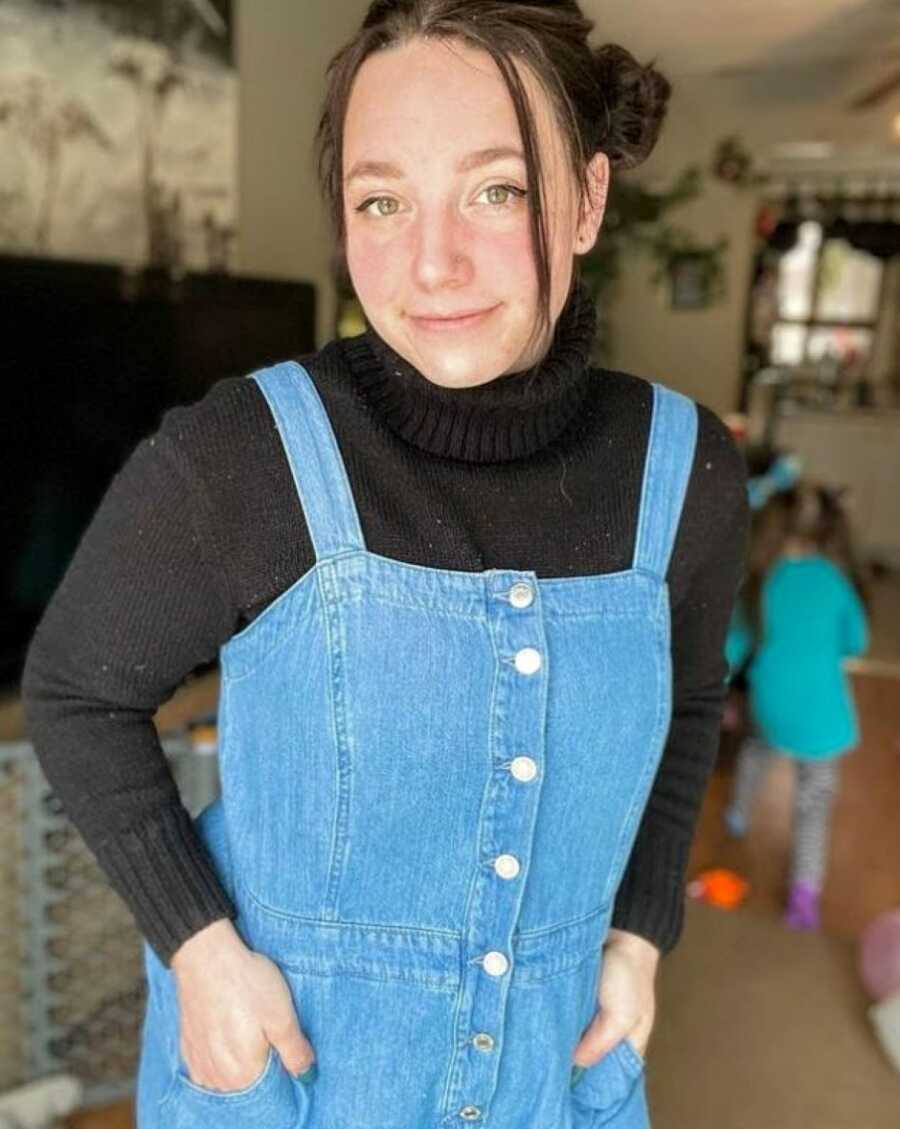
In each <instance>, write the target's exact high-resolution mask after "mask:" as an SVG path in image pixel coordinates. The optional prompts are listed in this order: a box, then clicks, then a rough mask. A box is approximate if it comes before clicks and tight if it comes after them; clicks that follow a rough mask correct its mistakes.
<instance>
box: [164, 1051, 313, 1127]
mask: <svg viewBox="0 0 900 1129" xmlns="http://www.w3.org/2000/svg"><path fill="white" fill-rule="evenodd" d="M310 1102H311V1094H310V1093H309V1092H308V1091H307V1089H306V1087H305V1086H304V1085H303V1083H302V1082H297V1081H295V1080H294V1079H293V1078H291V1076H290V1074H288V1072H287V1070H286V1069H285V1068H284V1065H283V1063H282V1061H281V1057H280V1056H279V1054H278V1052H277V1051H276V1050H275V1048H274V1047H272V1046H270V1047H269V1054H268V1057H267V1059H266V1065H265V1068H264V1069H263V1071H262V1073H261V1074H260V1076H259V1077H258V1078H257V1079H256V1080H255V1081H254V1082H251V1083H250V1085H249V1086H245V1087H244V1088H243V1089H242V1090H231V1091H227V1092H223V1091H219V1090H209V1089H207V1088H206V1087H205V1086H200V1085H198V1084H197V1083H196V1082H193V1081H191V1079H190V1078H189V1077H188V1075H187V1073H186V1071H185V1068H184V1063H181V1062H180V1063H179V1066H178V1070H177V1072H176V1075H175V1081H174V1083H173V1085H172V1086H171V1087H170V1089H169V1092H168V1093H167V1094H166V1096H165V1098H164V1099H163V1101H162V1103H161V1105H160V1115H161V1116H162V1115H164V1114H165V1117H166V1120H165V1123H166V1124H167V1125H171V1126H172V1129H212V1127H215V1129H260V1127H261V1126H265V1127H266V1129H298V1127H299V1126H301V1125H302V1124H303V1122H304V1120H305V1118H306V1114H307V1113H308V1111H309V1106H310Z"/></svg>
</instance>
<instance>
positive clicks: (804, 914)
mask: <svg viewBox="0 0 900 1129" xmlns="http://www.w3.org/2000/svg"><path fill="white" fill-rule="evenodd" d="M782 921H783V922H784V924H785V925H786V926H787V927H788V929H818V928H819V890H818V889H817V887H815V886H814V885H813V884H812V883H811V882H803V881H799V882H794V883H792V884H791V890H790V894H789V895H788V903H787V907H786V909H785V911H784V917H783V918H782Z"/></svg>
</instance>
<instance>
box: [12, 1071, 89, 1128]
mask: <svg viewBox="0 0 900 1129" xmlns="http://www.w3.org/2000/svg"><path fill="white" fill-rule="evenodd" d="M82 1096H83V1087H82V1084H81V1082H80V1081H79V1080H78V1079H77V1078H76V1077H75V1076H74V1075H73V1074H52V1075H48V1076H47V1077H46V1078H38V1079H36V1080H35V1081H33V1082H29V1083H27V1084H26V1085H25V1086H19V1087H18V1089H15V1090H10V1091H8V1092H7V1093H5V1094H0V1129H55V1127H56V1126H57V1125H61V1124H62V1123H61V1121H59V1120H58V1119H59V1118H62V1117H64V1116H65V1115H66V1114H69V1113H72V1112H73V1111H74V1110H76V1109H78V1108H79V1106H80V1105H81V1099H82Z"/></svg>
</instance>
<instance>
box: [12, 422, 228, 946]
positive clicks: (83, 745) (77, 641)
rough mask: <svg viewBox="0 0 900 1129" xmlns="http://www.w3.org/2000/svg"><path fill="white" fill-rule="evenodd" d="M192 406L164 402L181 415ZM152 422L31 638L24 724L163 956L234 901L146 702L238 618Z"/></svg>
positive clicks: (193, 493)
mask: <svg viewBox="0 0 900 1129" xmlns="http://www.w3.org/2000/svg"><path fill="white" fill-rule="evenodd" d="M185 412H190V408H188V409H184V408H180V409H173V411H172V412H171V413H168V414H167V419H168V420H169V425H168V426H169V427H170V428H171V427H173V426H177V423H176V421H177V420H179V419H181V418H183V417H184V414H185ZM166 426H167V422H166V419H164V421H163V426H162V427H161V429H160V431H159V432H158V433H157V434H155V435H152V436H149V437H148V438H145V439H144V440H143V441H142V442H140V443H139V444H138V445H137V447H136V448H135V449H134V451H133V452H132V453H131V455H130V457H129V458H128V460H127V461H126V463H125V464H124V466H123V467H122V468H121V470H120V471H119V472H118V474H117V475H116V476H115V477H114V479H113V480H112V482H111V484H110V486H109V487H108V490H107V492H106V494H105V496H104V497H103V499H102V501H101V503H100V505H99V507H98V509H97V511H96V512H95V514H94V516H93V518H92V520H91V522H90V524H89V526H88V528H87V529H86V531H85V532H84V534H83V535H82V539H81V541H80V543H79V545H78V548H77V550H76V552H75V554H74V556H73V558H72V560H71V562H70V564H69V567H68V569H67V571H66V573H65V575H64V577H63V579H62V581H61V583H60V585H59V587H58V588H57V590H56V592H55V593H54V595H53V597H52V599H51V601H50V603H49V604H48V605H47V607H46V609H45V611H44V614H43V616H42V619H41V621H40V623H39V624H38V627H37V629H36V631H35V633H34V636H33V637H32V640H31V643H30V646H29V650H28V653H27V656H26V661H25V667H24V672H23V679H22V697H23V707H24V711H25V721H26V729H27V732H28V735H29V737H30V739H31V741H32V744H33V746H34V749H35V752H36V755H37V757H38V760H39V762H40V765H41V768H42V770H43V772H44V775H45V776H46V778H47V780H48V782H49V784H50V786H51V788H52V789H53V791H54V792H55V794H56V796H57V798H58V799H59V801H60V802H61V804H62V807H63V809H64V811H65V812H66V814H67V816H68V817H69V819H71V821H72V823H73V824H74V825H75V827H76V828H77V830H78V831H79V833H80V834H81V835H82V837H83V838H84V840H85V842H86V843H87V845H88V847H89V848H90V849H91V851H92V852H93V853H94V855H95V856H96V858H97V860H98V862H99V864H100V866H101V867H102V868H103V870H104V871H105V873H106V874H107V876H108V878H109V880H110V883H111V885H112V886H113V888H114V889H115V890H116V891H117V893H118V894H119V895H120V896H121V897H122V898H123V899H124V901H125V903H126V904H127V906H128V907H129V909H130V910H131V912H132V914H133V916H134V918H135V920H136V923H137V926H138V928H139V929H140V931H141V932H142V933H143V934H144V936H145V937H146V938H147V940H148V941H149V943H150V944H151V946H152V947H153V948H154V950H155V951H156V952H157V954H158V955H159V957H160V958H161V959H162V960H163V961H164V962H165V963H166V964H167V965H168V964H169V963H170V961H171V957H172V955H173V954H174V952H175V951H176V950H177V948H178V947H179V946H180V945H181V943H182V942H183V941H185V940H186V939H187V938H188V937H189V936H191V935H192V934H193V933H195V932H198V931H199V930H200V929H202V928H203V927H205V926H206V925H208V924H209V923H211V922H212V921H214V920H217V919H219V918H222V917H232V918H233V917H235V916H236V910H235V908H234V906H233V904H232V902H231V900H230V898H229V896H228V894H227V892H226V890H225V889H224V888H223V886H222V884H221V883H220V881H219V877H218V875H217V874H216V872H215V869H214V867H213V864H212V860H211V859H210V858H209V856H208V854H207V852H206V851H205V849H204V846H203V844H202V842H201V841H200V839H199V838H198V836H197V834H196V831H195V828H194V825H193V821H192V820H191V818H190V815H189V813H188V812H187V810H186V809H185V808H184V806H183V805H182V803H181V800H180V796H179V793H178V790H177V787H176V784H175V781H174V779H173V777H172V774H171V772H170V769H169V766H168V761H167V759H166V756H165V754H164V752H163V750H162V748H161V745H160V742H159V739H158V736H157V732H156V728H155V726H154V723H153V716H154V713H155V712H156V710H157V708H158V707H159V706H160V705H161V704H162V703H163V702H164V701H166V700H167V699H168V698H169V697H171V695H172V694H173V693H174V691H175V690H176V689H177V687H178V685H179V683H180V682H181V681H182V680H183V679H184V678H185V676H186V675H188V674H189V673H190V672H191V671H192V670H194V669H195V668H196V667H197V666H199V665H201V664H204V663H206V662H208V661H210V660H211V659H213V658H214V657H215V655H216V653H217V648H218V646H219V645H220V643H222V642H223V641H224V640H226V639H227V638H228V637H229V636H230V635H231V634H233V631H234V623H233V619H234V614H233V611H232V607H231V603H230V600H229V598H228V595H227V592H226V585H225V583H224V580H223V577H222V575H221V574H220V572H219V571H218V570H217V568H216V567H215V564H214V561H213V560H211V559H210V558H209V556H208V555H207V551H206V548H205V545H204V543H203V539H202V537H201V536H200V535H199V533H198V529H199V528H200V524H201V519H202V513H203V508H204V499H203V497H202V494H201V493H200V491H199V490H198V489H196V488H195V486H194V484H193V483H192V482H191V481H190V480H189V477H186V476H185V472H184V465H183V463H184V458H183V453H182V452H180V451H178V450H177V449H176V447H175V446H174V445H173V443H172V442H171V441H170V439H169V438H168V437H167V435H166V434H165V432H166Z"/></svg>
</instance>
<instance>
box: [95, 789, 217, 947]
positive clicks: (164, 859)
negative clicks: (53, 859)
mask: <svg viewBox="0 0 900 1129" xmlns="http://www.w3.org/2000/svg"><path fill="white" fill-rule="evenodd" d="M95 853H96V856H97V861H98V862H99V864H100V866H101V867H102V868H103V870H104V871H105V872H106V875H107V877H108V878H109V881H110V883H111V885H112V887H113V889H115V891H116V893H117V894H118V895H119V896H120V897H121V898H122V899H123V901H124V902H125V904H126V905H127V906H128V908H129V909H130V910H131V912H132V914H133V916H134V919H135V922H136V923H137V927H138V929H139V930H140V932H141V933H142V934H143V935H144V937H145V938H146V940H147V942H148V943H149V944H150V946H151V947H152V948H153V949H154V951H155V952H156V954H157V956H158V957H159V959H160V960H161V961H162V962H163V964H164V965H165V966H166V967H169V966H170V964H171V959H172V957H173V956H174V954H175V952H176V951H177V949H178V948H179V947H180V946H181V945H182V944H183V943H184V942H185V941H186V940H187V939H188V938H189V937H191V936H193V935H194V934H195V933H198V932H199V931H200V930H201V929H203V928H205V927H206V926H207V925H210V924H212V922H213V921H218V920H219V919H220V918H223V917H228V918H232V919H234V918H236V917H237V909H236V907H235V905H234V903H233V902H232V900H231V897H230V895H229V892H228V890H226V888H225V886H224V885H223V883H222V880H221V879H220V877H219V875H218V874H217V872H216V869H215V867H214V865H213V861H212V859H211V858H210V856H209V853H208V852H207V850H206V848H205V846H204V845H203V843H202V841H201V839H200V837H199V836H198V834H197V831H196V828H195V827H194V823H193V820H192V819H191V817H190V815H189V814H188V812H187V810H186V809H185V808H184V807H183V806H182V805H181V804H178V805H177V806H175V807H171V808H165V809H163V810H161V811H159V812H158V813H157V814H156V815H155V816H154V818H153V819H152V820H151V821H147V822H145V823H143V824H140V825H138V826H137V827H134V828H131V829H129V830H127V831H123V832H122V833H121V834H119V835H116V836H113V837H112V838H107V839H106V840H105V841H104V843H103V844H102V845H101V846H99V847H97V848H95Z"/></svg>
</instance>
